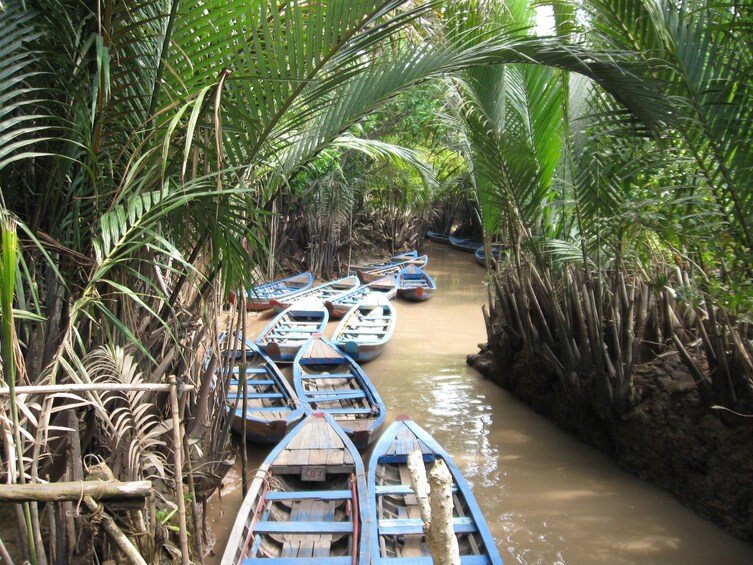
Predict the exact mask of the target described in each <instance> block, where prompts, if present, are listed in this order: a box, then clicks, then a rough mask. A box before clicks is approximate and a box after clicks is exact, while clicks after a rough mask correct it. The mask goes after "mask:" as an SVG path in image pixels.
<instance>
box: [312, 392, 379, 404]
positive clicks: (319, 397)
mask: <svg viewBox="0 0 753 565" xmlns="http://www.w3.org/2000/svg"><path fill="white" fill-rule="evenodd" d="M305 395H306V400H308V401H309V402H326V401H328V400H355V399H356V398H366V393H365V392H364V391H362V390H312V391H306V393H305Z"/></svg>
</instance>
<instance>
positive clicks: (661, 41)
mask: <svg viewBox="0 0 753 565" xmlns="http://www.w3.org/2000/svg"><path fill="white" fill-rule="evenodd" d="M539 4H541V5H542V6H545V5H546V4H547V3H545V2H541V3H539ZM552 5H553V8H552V10H553V14H554V23H555V29H556V34H552V35H551V36H547V37H537V36H535V35H534V31H535V24H536V23H537V15H536V14H537V9H535V8H534V7H532V5H531V4H529V2H527V1H519V0H510V1H508V2H504V3H503V2H501V1H492V0H489V1H479V0H466V1H453V2H449V1H448V2H435V3H430V4H423V3H421V2H407V1H405V0H383V1H375V0H347V1H346V0H329V1H313V0H312V1H297V2H296V1H292V2H281V3H274V2H271V3H270V2H264V1H258V0H222V1H219V0H154V1H150V2H138V3H134V2H129V1H127V0H107V1H104V2H95V1H90V0H44V1H42V0H26V1H25V2H20V1H7V0H0V29H1V30H2V33H1V34H0V77H2V79H1V80H0V100H1V101H2V102H1V103H0V104H1V106H0V173H1V174H0V188H2V199H1V200H0V208H1V210H0V211H1V212H2V218H3V226H2V228H3V250H2V259H3V261H2V265H3V272H2V281H3V288H2V299H3V300H2V315H3V335H2V340H3V341H2V351H3V380H4V382H5V383H6V384H8V385H10V387H11V392H10V396H11V399H12V401H11V406H10V407H7V408H2V410H4V411H6V410H7V411H8V413H7V414H5V413H4V414H3V421H5V422H6V424H5V425H6V431H7V425H8V424H7V422H11V421H13V418H12V417H11V415H12V416H14V417H16V418H18V419H19V422H20V425H18V426H14V429H15V430H16V431H18V430H22V431H21V432H20V433H19V434H16V436H15V437H12V434H8V433H4V434H3V441H4V442H5V443H6V445H5V449H4V450H3V455H2V463H3V468H2V473H4V474H5V475H7V476H9V478H10V479H11V480H12V481H23V480H24V478H26V479H28V480H31V481H32V482H35V481H38V480H40V477H46V476H47V475H50V476H51V477H53V478H57V477H60V476H62V471H61V469H63V470H64V469H66V468H69V467H70V466H71V464H72V462H71V461H70V460H67V459H66V457H65V456H64V455H61V453H62V452H63V451H64V450H63V449H60V446H61V442H62V441H63V439H64V438H66V437H68V431H66V430H69V429H70V421H69V420H67V419H66V418H68V416H67V414H68V413H69V412H72V411H75V420H74V422H73V426H74V427H79V426H80V427H81V428H82V429H83V428H88V429H95V430H100V431H101V433H100V432H98V433H91V434H87V435H86V437H83V438H82V443H83V446H82V447H83V449H84V455H96V456H97V457H98V458H100V459H103V460H106V461H107V462H108V463H109V464H110V465H111V467H112V468H113V470H114V471H115V475H116V478H118V479H121V480H137V479H141V478H146V477H151V478H155V479H156V480H159V481H163V482H164V483H165V484H166V485H168V487H169V488H174V490H176V491H180V492H175V493H172V494H171V495H170V496H172V497H173V499H175V497H176V496H177V497H180V499H182V498H183V497H182V488H181V486H180V485H178V486H177V487H175V485H174V484H172V482H171V481H172V477H173V476H174V475H173V470H172V469H170V467H169V464H167V461H168V459H167V458H166V457H165V453H166V452H167V451H169V450H172V449H174V448H175V447H176V446H175V445H174V442H173V440H172V438H171V436H170V433H169V430H168V428H169V426H167V425H166V424H165V422H166V421H167V413H166V411H165V410H163V408H162V406H163V405H164V404H165V403H164V402H162V403H160V402H158V401H157V399H156V398H155V396H154V395H153V394H130V393H128V394H124V395H122V396H112V395H111V396H108V395H99V394H96V393H86V394H82V395H70V394H68V395H65V394H58V395H57V396H45V397H41V396H39V395H36V394H32V395H26V396H23V397H20V396H18V395H16V394H14V392H13V387H14V386H15V385H17V384H18V385H22V384H24V385H41V384H52V383H79V384H87V383H93V382H95V381H97V382H99V381H107V382H119V383H135V382H143V383H155V382H166V380H167V377H168V376H169V375H177V376H178V378H179V380H180V381H182V382H185V383H189V384H192V385H195V389H194V391H193V392H190V393H188V394H185V395H183V396H182V398H181V411H182V414H183V416H184V417H185V418H186V421H190V425H189V426H188V429H187V430H186V432H187V434H188V437H187V438H186V440H185V441H184V442H183V444H184V446H185V447H186V448H188V454H187V455H188V464H187V466H188V467H191V464H193V466H194V467H198V468H200V469H202V471H197V473H196V474H195V476H193V477H192V479H193V478H195V479H196V483H197V484H196V485H194V483H193V480H192V483H191V484H192V486H191V489H192V490H195V491H196V493H193V492H192V493H191V497H190V502H191V505H192V506H193V508H192V511H193V512H194V515H195V514H196V513H197V512H198V511H199V508H198V506H197V505H198V503H200V502H201V500H203V499H205V497H206V496H207V495H208V493H210V492H211V491H212V489H213V488H216V486H217V484H218V481H219V478H218V476H219V477H221V474H222V472H223V469H224V462H225V461H226V460H227V459H228V458H229V453H228V450H229V439H228V438H229V424H228V423H227V420H226V419H225V418H224V417H223V416H224V409H223V396H222V395H223V394H224V391H223V389H222V387H213V386H211V375H212V371H213V369H214V368H215V367H216V366H217V364H218V363H221V362H222V360H221V359H218V358H217V356H214V357H213V358H212V360H211V362H210V363H209V364H208V365H207V366H206V367H204V366H203V365H202V362H201V361H202V359H203V353H204V351H206V350H207V348H208V347H210V346H211V344H213V343H216V342H217V337H218V334H219V332H220V331H221V329H222V328H220V324H219V322H218V320H219V317H220V315H221V308H222V304H223V302H224V297H225V296H226V295H227V291H228V290H233V289H237V288H239V287H245V286H249V285H251V284H253V283H254V282H255V281H257V280H259V279H262V278H267V277H271V276H273V275H274V274H275V271H276V269H277V268H278V264H279V263H280V262H288V264H290V265H292V264H294V263H295V260H296V254H299V255H298V256H297V260H298V261H299V264H298V265H297V266H303V265H305V266H306V267H310V268H313V269H314V270H315V272H316V273H318V274H321V275H330V274H335V273H337V272H338V270H339V268H340V266H341V265H343V264H346V263H348V262H349V261H350V258H351V254H352V252H353V250H354V249H363V248H364V245H365V244H375V245H382V246H385V247H390V246H391V249H390V250H391V251H397V249H398V248H400V247H402V246H403V245H406V244H409V243H412V244H414V245H415V243H416V242H417V239H418V238H420V237H421V236H422V235H423V232H424V231H425V229H426V228H427V227H434V228H435V229H439V230H443V231H444V230H447V229H449V228H450V227H452V226H453V225H454V224H457V223H465V224H467V225H469V226H474V227H475V228H476V229H479V228H482V229H483V234H484V237H485V240H486V242H487V243H489V242H496V241H499V242H502V243H504V244H506V245H507V246H508V247H509V250H510V252H509V257H510V259H511V260H510V261H509V262H507V263H505V264H499V265H497V266H496V267H495V268H496V271H495V278H494V284H493V285H491V288H492V289H493V290H494V292H493V293H492V301H493V303H494V315H495V316H497V317H498V319H499V321H500V323H501V326H500V327H503V328H504V330H503V334H501V337H504V338H505V339H506V340H507V341H506V344H507V346H509V347H510V348H511V350H515V351H521V350H524V351H527V352H528V353H531V354H543V355H544V356H545V357H546V358H547V359H548V360H549V362H550V363H551V365H552V367H553V368H554V370H555V371H556V373H557V375H558V376H559V377H560V379H561V380H562V381H563V382H564V383H566V385H567V386H568V387H569V388H570V389H571V390H573V391H577V393H578V394H586V392H585V391H593V390H597V391H599V392H598V394H597V395H595V396H594V398H593V404H594V407H595V408H596V410H597V411H598V412H599V413H601V414H605V415H608V414H612V413H615V412H619V411H621V410H624V409H626V408H627V407H628V406H629V405H630V402H631V398H632V394H633V383H632V372H631V369H632V366H633V365H634V364H635V363H636V362H638V361H639V360H645V359H646V358H648V357H650V355H652V354H656V353H658V352H661V351H665V350H666V349H667V348H672V347H675V348H678V349H679V351H680V352H681V354H682V355H683V357H684V359H685V360H686V362H687V363H688V365H689V367H690V368H691V369H692V370H693V371H694V374H695V375H696V376H697V380H698V385H699V387H700V388H701V390H702V391H703V394H704V398H705V399H706V401H707V403H708V405H709V406H712V405H715V404H723V405H724V406H726V407H728V408H730V409H734V410H737V411H745V410H748V411H750V410H749V409H750V402H751V379H752V378H753V357H752V356H751V354H752V353H753V352H752V351H751V346H750V343H751V337H752V336H751V330H750V324H749V319H750V313H751V306H752V305H751V292H750V289H751V271H750V264H751V249H753V235H752V234H753V228H752V227H751V226H752V225H753V198H752V197H751V190H750V182H749V180H748V176H749V175H748V173H749V170H750V168H751V165H752V164H753V153H752V152H753V143H751V139H750V137H751V135H752V134H751V131H753V130H751V128H750V127H749V125H750V118H751V116H750V113H751V112H753V100H751V96H752V94H753V93H752V92H751V85H750V76H751V73H750V70H751V63H752V62H753V54H752V53H751V47H752V46H753V44H751V41H750V21H751V18H750V13H749V8H748V7H747V6H745V5H741V4H740V3H737V2H734V1H732V0H729V1H720V2H713V3H712V2H703V1H700V0H693V1H684V2H678V3H677V4H675V3H672V2H670V1H669V0H663V1H661V2H648V1H642V0H615V1H611V0H605V1H604V2H601V1H600V0H583V1H580V2H579V1H577V0H573V2H558V3H552ZM540 9H542V8H538V10H540ZM16 233H18V240H17V241H16ZM301 251H302V252H304V253H305V254H306V256H305V257H304V258H302V257H301V256H300V252H301ZM233 313H234V314H237V316H236V318H235V319H234V320H231V321H230V324H233V325H234V327H237V325H239V324H240V323H241V317H242V312H240V311H239V312H237V313H236V312H235V311H233ZM215 349H216V348H215ZM704 360H705V362H704ZM586 383H587V384H588V386H586ZM15 403H18V404H19V406H20V409H19V410H16V409H15V408H14V405H15ZM84 424H85V425H84ZM65 426H69V427H68V428H66V427H65ZM11 444H12V445H11ZM124 446H127V447H125V448H124ZM21 470H22V471H23V472H20V471H21ZM24 474H25V477H24ZM194 494H195V496H194ZM171 504H172V503H171ZM36 506H37V505H36V504H35V503H32V504H30V505H29V507H28V508H26V509H25V510H24V512H23V513H22V515H20V516H19V517H20V519H19V528H20V530H22V531H23V532H24V533H23V539H26V536H30V538H29V539H36V540H41V535H40V526H39V523H40V520H39V516H38V512H37V509H36ZM173 508H174V506H171V505H170V504H167V505H165V504H162V505H159V508H158V513H157V514H154V515H150V512H148V511H136V512H132V513H131V514H132V516H131V518H130V520H131V522H130V526H129V528H130V529H131V530H132V531H137V532H139V533H148V534H149V535H148V536H141V535H139V536H136V539H137V540H138V541H137V543H138V544H139V549H140V551H142V552H143V553H144V554H145V555H148V556H149V557H150V558H151V556H153V555H157V554H159V553H160V552H162V551H163V548H162V547H160V545H159V543H156V544H154V543H152V542H147V541H146V540H147V539H150V540H162V541H164V544H165V545H166V546H170V545H171V542H170V540H169V539H167V538H168V537H169V536H167V534H164V532H163V531H162V530H163V529H164V528H163V525H164V522H167V521H168V518H169V517H171V516H172V511H173ZM197 523H198V522H197ZM162 541H161V542H160V543H162ZM192 541H193V543H195V544H196V547H195V551H196V552H197V553H201V551H202V549H201V536H196V535H194V536H192ZM27 545H28V547H26V550H27V551H30V552H31V553H30V554H29V555H28V557H29V558H30V559H34V557H35V556H34V555H33V554H34V552H35V551H36V552H37V555H38V556H39V557H40V562H41V561H43V560H44V552H45V548H44V545H43V544H41V545H40V543H36V544H33V543H29V544H27ZM172 545H175V544H174V541H173V544H172ZM35 546H36V547H35ZM100 549H101V548H98V549H97V551H99V550H100ZM99 557H100V558H105V556H104V555H100V556H99Z"/></svg>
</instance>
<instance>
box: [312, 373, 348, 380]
mask: <svg viewBox="0 0 753 565" xmlns="http://www.w3.org/2000/svg"><path fill="white" fill-rule="evenodd" d="M354 376H355V375H354V374H353V373H326V374H319V375H301V379H352V378H353V377H354Z"/></svg>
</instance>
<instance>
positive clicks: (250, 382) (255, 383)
mask: <svg viewBox="0 0 753 565" xmlns="http://www.w3.org/2000/svg"><path fill="white" fill-rule="evenodd" d="M246 382H247V383H248V386H259V385H273V384H275V382H274V381H271V380H269V379H264V380H263V381H262V380H259V381H257V380H254V379H249V380H247V381H246ZM230 386H243V383H242V382H241V381H239V380H237V379H231V380H230Z"/></svg>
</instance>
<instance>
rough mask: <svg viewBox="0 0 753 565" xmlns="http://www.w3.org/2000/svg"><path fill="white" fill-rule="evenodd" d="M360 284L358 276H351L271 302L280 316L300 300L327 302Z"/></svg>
mask: <svg viewBox="0 0 753 565" xmlns="http://www.w3.org/2000/svg"><path fill="white" fill-rule="evenodd" d="M360 284H361V283H360V282H359V280H358V277H357V276H355V275H349V276H347V277H343V278H340V279H337V280H334V281H329V282H326V283H323V284H320V285H317V286H313V287H311V288H307V289H306V290H301V291H299V292H294V293H292V294H288V295H287V296H285V297H283V298H280V299H276V298H273V299H272V300H270V302H271V304H272V308H274V309H275V312H277V313H278V314H279V313H280V312H282V311H283V310H285V309H286V308H287V307H288V306H290V305H291V304H293V303H295V302H298V301H300V300H304V299H308V298H312V299H316V300H320V301H322V302H325V301H326V300H332V299H333V298H337V297H338V296H340V295H341V294H343V293H345V292H348V291H349V290H353V289H354V288H356V287H358V285H360Z"/></svg>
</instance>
